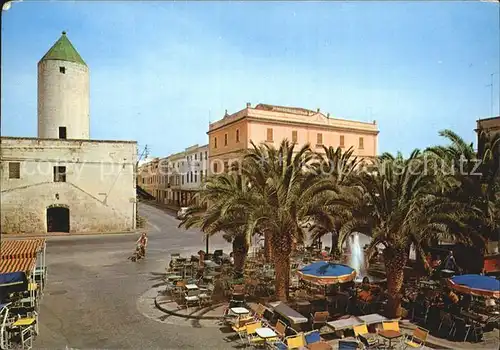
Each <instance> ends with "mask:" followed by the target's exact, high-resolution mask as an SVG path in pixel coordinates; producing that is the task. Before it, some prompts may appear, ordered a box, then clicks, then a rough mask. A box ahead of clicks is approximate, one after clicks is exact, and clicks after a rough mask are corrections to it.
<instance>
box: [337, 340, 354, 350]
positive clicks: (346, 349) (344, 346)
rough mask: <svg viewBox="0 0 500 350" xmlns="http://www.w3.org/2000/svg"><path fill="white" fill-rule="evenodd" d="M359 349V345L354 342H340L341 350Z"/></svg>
mask: <svg viewBox="0 0 500 350" xmlns="http://www.w3.org/2000/svg"><path fill="white" fill-rule="evenodd" d="M357 348H358V343H356V342H353V341H346V340H339V350H354V349H357Z"/></svg>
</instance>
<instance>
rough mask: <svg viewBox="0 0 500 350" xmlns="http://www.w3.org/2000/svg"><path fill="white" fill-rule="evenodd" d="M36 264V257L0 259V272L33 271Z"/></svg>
mask: <svg viewBox="0 0 500 350" xmlns="http://www.w3.org/2000/svg"><path fill="white" fill-rule="evenodd" d="M35 265H36V257H35V258H24V259H4V258H1V259H0V273H10V272H31V271H32V270H33V269H34V268H35Z"/></svg>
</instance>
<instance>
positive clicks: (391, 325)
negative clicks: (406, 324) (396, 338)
mask: <svg viewBox="0 0 500 350" xmlns="http://www.w3.org/2000/svg"><path fill="white" fill-rule="evenodd" d="M382 329H383V330H384V331H396V332H399V331H400V330H399V322H398V321H386V322H382Z"/></svg>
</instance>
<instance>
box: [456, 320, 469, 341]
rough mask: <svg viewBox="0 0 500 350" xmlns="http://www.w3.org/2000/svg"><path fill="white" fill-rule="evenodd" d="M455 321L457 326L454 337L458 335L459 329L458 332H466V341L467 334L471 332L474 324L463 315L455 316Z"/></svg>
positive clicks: (465, 338)
mask: <svg viewBox="0 0 500 350" xmlns="http://www.w3.org/2000/svg"><path fill="white" fill-rule="evenodd" d="M453 321H454V324H455V327H454V329H453V338H455V337H456V336H457V330H458V331H459V332H458V334H459V335H460V334H465V337H464V340H463V341H464V342H465V341H466V340H467V336H468V335H469V332H470V330H471V328H472V324H471V323H468V322H467V321H466V320H465V318H463V317H458V316H453Z"/></svg>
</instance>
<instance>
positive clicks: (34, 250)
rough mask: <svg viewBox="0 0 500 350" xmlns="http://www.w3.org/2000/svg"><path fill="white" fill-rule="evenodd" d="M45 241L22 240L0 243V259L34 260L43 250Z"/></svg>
mask: <svg viewBox="0 0 500 350" xmlns="http://www.w3.org/2000/svg"><path fill="white" fill-rule="evenodd" d="M44 244H45V239H23V240H9V241H1V242H0V245H1V247H0V251H1V257H2V260H3V259H16V258H21V259H23V258H24V259H27V258H36V256H37V254H38V253H39V252H40V251H41V250H42V249H43V246H44Z"/></svg>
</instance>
